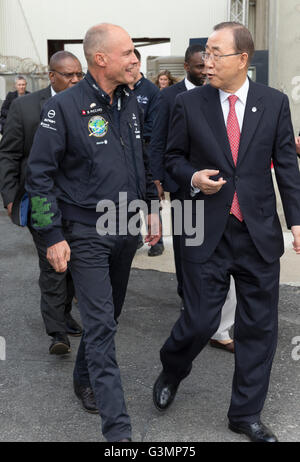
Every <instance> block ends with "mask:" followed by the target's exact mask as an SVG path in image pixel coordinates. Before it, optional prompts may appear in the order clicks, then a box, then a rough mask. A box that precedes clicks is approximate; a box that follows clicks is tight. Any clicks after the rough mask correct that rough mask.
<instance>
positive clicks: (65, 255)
mask: <svg viewBox="0 0 300 462" xmlns="http://www.w3.org/2000/svg"><path fill="white" fill-rule="evenodd" d="M70 257H71V250H70V247H69V244H68V243H67V241H61V242H58V243H57V244H54V245H52V247H48V249H47V260H48V261H49V263H50V265H51V266H52V267H53V268H54V269H55V271H56V272H57V273H64V272H65V271H67V269H68V262H69V261H70Z"/></svg>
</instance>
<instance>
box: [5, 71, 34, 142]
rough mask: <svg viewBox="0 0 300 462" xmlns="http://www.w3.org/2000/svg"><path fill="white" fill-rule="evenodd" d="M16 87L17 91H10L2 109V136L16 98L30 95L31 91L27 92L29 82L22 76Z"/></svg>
mask: <svg viewBox="0 0 300 462" xmlns="http://www.w3.org/2000/svg"><path fill="white" fill-rule="evenodd" d="M15 87H16V91H10V92H9V93H8V94H7V96H6V99H5V101H4V102H3V104H2V107H1V114H0V133H1V134H3V131H4V125H5V122H6V119H7V115H8V111H9V108H10V106H11V103H12V102H13V100H14V99H16V98H19V97H20V96H24V95H28V94H29V91H26V87H27V81H26V79H25V77H23V76H22V75H18V77H16V80H15Z"/></svg>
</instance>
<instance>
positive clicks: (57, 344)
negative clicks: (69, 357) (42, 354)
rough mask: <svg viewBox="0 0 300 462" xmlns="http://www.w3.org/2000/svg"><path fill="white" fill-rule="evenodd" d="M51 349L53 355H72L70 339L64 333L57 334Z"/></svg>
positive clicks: (54, 335) (54, 336)
mask: <svg viewBox="0 0 300 462" xmlns="http://www.w3.org/2000/svg"><path fill="white" fill-rule="evenodd" d="M52 337H53V339H52V342H51V345H50V348H49V353H50V354H51V355H66V354H67V353H70V351H71V347H70V342H69V339H68V337H67V336H66V334H65V333H63V332H55V333H54V334H53V335H52Z"/></svg>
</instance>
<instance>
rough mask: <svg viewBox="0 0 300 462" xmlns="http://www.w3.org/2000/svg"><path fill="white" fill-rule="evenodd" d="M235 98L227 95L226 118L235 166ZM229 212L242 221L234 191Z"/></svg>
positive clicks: (237, 136) (237, 144) (237, 130)
mask: <svg viewBox="0 0 300 462" xmlns="http://www.w3.org/2000/svg"><path fill="white" fill-rule="evenodd" d="M237 100H238V97H237V96H235V95H231V96H229V98H228V101H229V105H230V110H229V114H228V119H227V134H228V140H229V144H230V148H231V153H232V158H233V162H234V165H235V166H236V164H237V160H238V154H239V147H240V138H241V132H240V126H239V121H238V118H237V116H236V112H235V103H236V102H237ZM230 213H232V215H234V216H235V217H236V218H237V219H238V220H239V221H241V222H242V221H244V218H243V214H242V211H241V209H240V204H239V201H238V197H237V192H236V191H235V193H234V197H233V202H232V206H231V210H230Z"/></svg>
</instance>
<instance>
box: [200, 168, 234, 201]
mask: <svg viewBox="0 0 300 462" xmlns="http://www.w3.org/2000/svg"><path fill="white" fill-rule="evenodd" d="M219 173H220V171H219V170H201V171H199V172H196V173H195V174H194V176H193V180H192V184H193V186H194V188H198V189H200V191H201V192H202V193H203V194H206V195H207V196H210V195H212V194H216V193H217V192H219V191H220V190H221V189H222V188H223V186H224V184H226V183H227V181H225V180H224V179H223V178H219V179H218V181H215V180H211V179H210V177H211V176H216V175H218V174H219Z"/></svg>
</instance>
